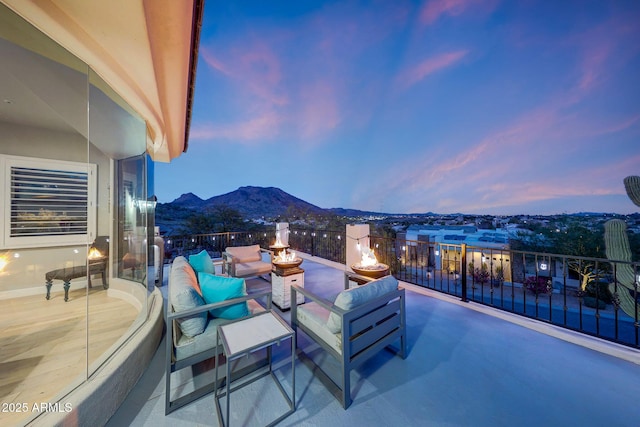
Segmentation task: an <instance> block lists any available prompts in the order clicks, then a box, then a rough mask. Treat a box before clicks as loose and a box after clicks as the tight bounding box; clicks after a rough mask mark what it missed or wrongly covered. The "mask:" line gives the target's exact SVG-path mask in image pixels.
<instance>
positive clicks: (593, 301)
mask: <svg viewBox="0 0 640 427" xmlns="http://www.w3.org/2000/svg"><path fill="white" fill-rule="evenodd" d="M582 302H583V303H584V305H586V306H587V307H591V308H596V307H597V308H598V309H600V310H603V309H605V308H607V304H606V303H605V302H604V301H602V300H599V299H597V298H594V297H584V298H583V299H582Z"/></svg>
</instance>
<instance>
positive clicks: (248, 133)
mask: <svg viewBox="0 0 640 427" xmlns="http://www.w3.org/2000/svg"><path fill="white" fill-rule="evenodd" d="M281 123H282V119H281V118H280V117H279V116H278V115H277V114H276V113H275V112H264V113H262V114H259V115H257V116H255V117H252V118H250V119H247V120H244V121H240V122H235V123H224V124H210V123H209V124H199V125H197V124H194V126H193V127H192V129H191V133H190V135H189V138H190V139H191V140H212V139H227V140H233V141H239V142H243V143H250V142H252V141H259V140H265V139H271V138H274V137H275V136H277V135H278V133H279V129H280V125H281Z"/></svg>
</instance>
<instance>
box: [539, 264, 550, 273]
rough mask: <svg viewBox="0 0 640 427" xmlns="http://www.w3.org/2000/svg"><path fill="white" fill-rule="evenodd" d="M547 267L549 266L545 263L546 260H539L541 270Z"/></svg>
mask: <svg viewBox="0 0 640 427" xmlns="http://www.w3.org/2000/svg"><path fill="white" fill-rule="evenodd" d="M548 267H549V266H548V265H547V263H546V262H541V263H540V270H542V271H546V270H547V268H548Z"/></svg>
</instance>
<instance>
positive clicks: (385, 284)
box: [327, 276, 398, 334]
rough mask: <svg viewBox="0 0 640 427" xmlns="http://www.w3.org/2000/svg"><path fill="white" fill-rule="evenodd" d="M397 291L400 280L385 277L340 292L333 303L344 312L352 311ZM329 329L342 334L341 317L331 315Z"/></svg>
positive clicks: (328, 321)
mask: <svg viewBox="0 0 640 427" xmlns="http://www.w3.org/2000/svg"><path fill="white" fill-rule="evenodd" d="M396 289H398V280H397V279H396V278H395V277H393V276H384V277H382V278H380V279H377V280H374V281H372V282H369V283H367V284H365V285H360V286H358V287H356V288H352V289H347V290H344V291H342V292H340V293H339V294H338V296H337V298H336V300H335V301H334V302H333V303H334V304H335V305H336V306H337V307H340V308H341V309H343V310H351V309H353V308H356V307H358V306H360V305H362V304H364V303H366V302H369V301H371V300H374V299H376V298H378V297H381V296H382V295H384V294H386V293H389V292H391V291H394V290H396ZM327 327H328V328H329V330H330V331H331V332H333V333H334V334H335V333H338V332H340V330H341V329H342V318H341V317H340V315H338V314H336V313H331V314H330V315H329V320H327Z"/></svg>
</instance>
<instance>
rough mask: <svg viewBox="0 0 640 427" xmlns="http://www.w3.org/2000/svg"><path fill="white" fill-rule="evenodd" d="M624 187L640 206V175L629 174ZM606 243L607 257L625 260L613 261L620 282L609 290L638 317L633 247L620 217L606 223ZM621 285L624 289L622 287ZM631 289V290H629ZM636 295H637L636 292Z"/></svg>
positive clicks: (612, 285) (633, 200)
mask: <svg viewBox="0 0 640 427" xmlns="http://www.w3.org/2000/svg"><path fill="white" fill-rule="evenodd" d="M624 187H625V189H626V190H627V195H628V196H629V198H630V199H631V201H632V202H633V203H634V204H635V205H636V206H640V177H639V176H628V177H626V178H625V179H624ZM604 245H605V250H606V254H607V259H609V260H611V261H623V263H622V264H618V263H615V262H612V266H613V268H614V269H615V273H616V275H615V277H616V279H617V282H618V285H619V286H618V289H617V291H618V292H616V284H615V283H610V284H609V291H611V294H612V295H614V298H615V299H616V300H617V303H618V305H619V306H620V308H622V310H623V311H624V312H625V313H627V314H628V315H629V316H631V317H633V318H634V319H635V318H636V301H635V300H634V298H633V297H632V296H631V292H634V290H635V286H636V283H635V282H636V277H635V272H634V269H633V266H632V265H631V264H629V263H630V262H631V261H632V260H631V248H630V246H629V237H628V236H627V225H626V224H625V222H624V221H622V220H619V219H612V220H610V221H607V222H606V223H605V224H604ZM620 286H621V287H622V289H620ZM629 291H631V292H629ZM634 295H636V294H635V293H634Z"/></svg>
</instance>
